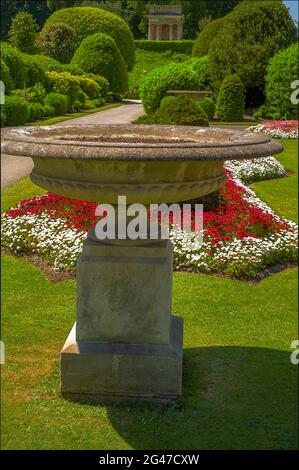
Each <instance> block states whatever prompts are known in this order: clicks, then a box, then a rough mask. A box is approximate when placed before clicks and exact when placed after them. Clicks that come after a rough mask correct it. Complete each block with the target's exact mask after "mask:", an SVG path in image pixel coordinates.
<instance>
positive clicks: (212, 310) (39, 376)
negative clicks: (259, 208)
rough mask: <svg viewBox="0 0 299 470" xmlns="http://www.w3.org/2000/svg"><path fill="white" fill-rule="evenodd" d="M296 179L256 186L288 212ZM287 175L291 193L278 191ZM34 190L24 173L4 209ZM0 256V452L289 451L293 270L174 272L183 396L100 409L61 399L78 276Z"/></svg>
mask: <svg viewBox="0 0 299 470" xmlns="http://www.w3.org/2000/svg"><path fill="white" fill-rule="evenodd" d="M293 144H294V142H286V151H285V152H284V154H282V156H281V157H279V158H280V159H281V161H283V162H284V164H286V165H287V166H288V168H289V169H292V171H296V170H295V168H296V167H295V165H296V159H297V155H296V153H295V152H294V150H295V145H293ZM292 178H293V179H292ZM295 179H296V177H295V176H293V177H290V178H286V179H285V180H277V181H276V180H275V181H267V182H263V183H258V184H256V185H255V190H258V192H259V194H260V195H262V193H263V194H264V195H265V200H266V201H269V199H267V198H266V193H267V197H268V194H269V195H271V204H272V206H273V207H274V206H275V207H277V208H279V210H280V211H281V213H282V214H285V215H287V216H288V217H290V216H291V217H292V218H295V214H296V211H297V208H296V197H297V193H296V188H295V182H294V180H295ZM284 181H285V182H286V187H287V188H288V197H285V196H283V197H282V195H281V193H280V192H277V191H276V185H277V184H278V183H279V184H282V183H283V182H284ZM271 188H272V189H271ZM35 191H37V188H36V187H34V186H33V185H32V184H31V183H30V182H29V181H28V180H25V181H23V182H20V183H18V184H17V185H14V186H13V187H10V188H7V189H6V190H4V194H3V208H4V207H8V206H9V205H12V204H13V203H15V201H16V200H17V199H21V198H24V197H28V196H30V195H31V194H32V193H34V192H35ZM289 197H290V199H289ZM2 263H3V271H2V273H3V274H2V302H3V305H2V307H3V310H2V311H3V339H4V342H5V347H6V364H5V366H4V367H3V379H4V380H3V385H2V393H3V396H2V398H3V402H2V403H3V405H2V415H3V416H2V447H3V448H4V449H103V450H105V449H107V450H110V449H121V450H123V449H163V450H167V449H178V450H180V449H295V448H297V445H298V444H297V442H298V441H297V425H298V408H297V406H298V405H297V391H298V377H297V368H296V367H295V366H293V365H291V363H290V344H291V342H292V341H293V340H294V339H296V338H297V336H298V330H297V320H296V318H297V313H296V311H297V298H296V293H297V269H288V270H285V271H283V272H281V273H279V274H276V275H273V276H271V277H269V278H267V279H264V280H263V281H262V282H260V283H258V284H253V283H245V282H240V281H236V280H230V279H221V278H216V277H212V276H207V275H194V274H187V273H175V274H174V289H173V312H174V314H176V315H180V316H182V317H183V318H184V321H185V332H184V376H183V396H182V398H181V400H180V401H179V402H178V403H177V404H176V405H174V406H150V405H133V404H132V405H130V406H128V405H121V406H116V405H114V406H109V407H104V406H94V405H88V404H78V403H72V402H69V401H66V400H63V399H61V398H60V396H59V351H60V349H61V347H62V345H63V343H64V341H65V338H66V336H67V334H68V332H69V330H70V328H71V326H72V324H73V322H74V319H75V282H74V281H65V282H61V283H58V284H53V283H51V282H50V281H49V280H48V279H47V278H46V277H45V276H44V275H43V274H42V273H41V272H40V271H39V270H38V269H37V268H35V267H33V266H32V265H31V264H29V263H28V262H27V261H25V260H23V259H18V258H14V257H10V256H3V257H2Z"/></svg>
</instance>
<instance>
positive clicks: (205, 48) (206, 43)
mask: <svg viewBox="0 0 299 470" xmlns="http://www.w3.org/2000/svg"><path fill="white" fill-rule="evenodd" d="M222 28H223V18H217V19H216V20H213V21H211V22H210V23H208V24H207V25H206V26H205V27H204V28H203V30H202V31H201V32H200V33H199V35H198V36H197V38H196V39H195V41H194V45H193V49H192V55H193V57H201V56H204V55H207V54H208V52H209V47H210V45H211V42H212V41H213V39H214V38H215V36H216V34H217V33H219V31H220V30H221V29H222Z"/></svg>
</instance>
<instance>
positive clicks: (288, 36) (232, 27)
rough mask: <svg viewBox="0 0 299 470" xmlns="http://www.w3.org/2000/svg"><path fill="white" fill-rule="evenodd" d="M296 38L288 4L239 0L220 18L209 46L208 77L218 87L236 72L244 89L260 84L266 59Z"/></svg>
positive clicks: (260, 85)
mask: <svg viewBox="0 0 299 470" xmlns="http://www.w3.org/2000/svg"><path fill="white" fill-rule="evenodd" d="M295 40H296V27H295V24H294V21H293V20H292V18H291V16H290V13H289V11H288V8H287V7H286V6H285V5H283V3H282V2H280V1H276V0H272V1H270V0H267V1H253V0H252V1H248V0H245V1H242V2H240V3H239V4H238V5H237V6H236V7H235V8H234V9H233V11H232V12H231V13H229V14H228V15H226V16H225V17H224V20H223V28H222V29H221V30H220V31H219V32H218V34H217V35H216V37H215V39H214V40H213V41H212V43H211V46H210V49H209V60H210V69H211V78H212V82H213V86H214V88H216V89H217V90H218V89H219V88H220V85H221V83H222V81H223V79H224V78H225V77H226V76H227V75H230V74H235V73H236V74H238V75H239V77H240V78H241V80H242V82H243V83H244V87H245V89H250V88H254V87H260V88H263V86H264V79H265V72H266V66H267V64H268V62H269V59H270V58H271V57H272V56H273V55H274V54H275V53H277V52H279V51H281V50H283V49H285V48H286V47H288V46H289V45H291V44H292V43H293V42H294V41H295Z"/></svg>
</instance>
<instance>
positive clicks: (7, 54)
mask: <svg viewBox="0 0 299 470" xmlns="http://www.w3.org/2000/svg"><path fill="white" fill-rule="evenodd" d="M0 50H1V59H2V60H4V62H5V63H6V65H7V66H8V68H9V72H10V76H11V79H12V87H13V88H23V87H24V85H25V84H26V80H27V74H26V67H25V63H24V60H23V54H22V52H20V51H19V50H18V49H17V48H16V47H13V46H11V45H10V44H8V43H7V42H2V41H1V43H0Z"/></svg>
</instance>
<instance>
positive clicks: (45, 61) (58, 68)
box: [30, 54, 65, 72]
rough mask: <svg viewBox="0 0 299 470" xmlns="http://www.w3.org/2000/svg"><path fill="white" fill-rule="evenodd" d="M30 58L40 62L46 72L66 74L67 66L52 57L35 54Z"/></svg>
mask: <svg viewBox="0 0 299 470" xmlns="http://www.w3.org/2000/svg"><path fill="white" fill-rule="evenodd" d="M30 57H31V58H32V60H33V59H34V60H35V61H36V62H38V63H39V65H40V66H41V67H43V69H44V70H45V71H46V72H53V71H54V72H64V67H65V64H61V63H60V62H58V60H55V59H53V58H52V57H48V56H45V55H42V54H33V55H31V56H30Z"/></svg>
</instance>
